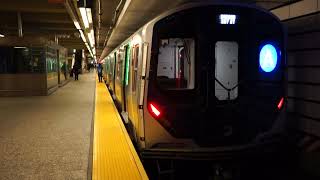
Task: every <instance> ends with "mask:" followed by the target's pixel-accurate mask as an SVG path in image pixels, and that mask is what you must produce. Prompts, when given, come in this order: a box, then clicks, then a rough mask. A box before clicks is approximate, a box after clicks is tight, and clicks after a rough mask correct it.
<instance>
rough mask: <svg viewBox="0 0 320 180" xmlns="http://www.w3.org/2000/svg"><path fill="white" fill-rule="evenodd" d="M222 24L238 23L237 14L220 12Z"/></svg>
mask: <svg viewBox="0 0 320 180" xmlns="http://www.w3.org/2000/svg"><path fill="white" fill-rule="evenodd" d="M219 20H220V24H236V21H237V16H236V15H234V14H220V15H219Z"/></svg>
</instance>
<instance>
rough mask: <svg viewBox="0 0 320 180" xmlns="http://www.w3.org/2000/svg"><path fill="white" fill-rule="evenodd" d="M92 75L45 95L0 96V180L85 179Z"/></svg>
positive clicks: (92, 95) (84, 76)
mask: <svg viewBox="0 0 320 180" xmlns="http://www.w3.org/2000/svg"><path fill="white" fill-rule="evenodd" d="M94 90H95V73H88V74H80V75H79V81H74V80H72V81H71V82H70V83H68V84H67V85H66V86H64V87H62V88H60V89H59V90H57V91H56V92H55V93H53V94H51V95H50V96H43V97H40V96H39V97H14V98H0V179H1V180H7V179H8V180H9V179H10V180H15V179H19V180H20V179H22V180H24V179H26V180H29V179H30V180H37V179H39V180H40V179H41V180H44V179H45V180H51V179H52V180H56V179H58V180H64V179H77V180H78V179H87V170H88V160H89V149H90V134H91V125H92V124H91V123H92V116H93V106H94Z"/></svg>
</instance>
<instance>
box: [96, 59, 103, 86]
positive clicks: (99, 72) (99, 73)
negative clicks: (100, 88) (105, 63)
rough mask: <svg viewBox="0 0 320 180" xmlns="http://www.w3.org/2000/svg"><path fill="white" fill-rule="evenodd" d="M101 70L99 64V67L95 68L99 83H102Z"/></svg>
mask: <svg viewBox="0 0 320 180" xmlns="http://www.w3.org/2000/svg"><path fill="white" fill-rule="evenodd" d="M102 70H103V67H102V65H101V63H99V65H98V67H97V71H98V77H99V82H102Z"/></svg>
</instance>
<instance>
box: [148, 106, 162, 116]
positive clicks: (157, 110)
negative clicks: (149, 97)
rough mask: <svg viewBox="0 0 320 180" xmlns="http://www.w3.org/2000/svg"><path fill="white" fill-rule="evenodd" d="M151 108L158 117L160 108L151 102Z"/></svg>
mask: <svg viewBox="0 0 320 180" xmlns="http://www.w3.org/2000/svg"><path fill="white" fill-rule="evenodd" d="M149 110H150V111H151V112H152V114H153V115H155V116H156V117H159V116H160V114H161V112H160V111H159V108H157V106H156V105H154V104H153V103H150V104H149Z"/></svg>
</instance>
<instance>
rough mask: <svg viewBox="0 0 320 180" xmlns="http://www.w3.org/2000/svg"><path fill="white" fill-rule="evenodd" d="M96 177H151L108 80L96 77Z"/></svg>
mask: <svg viewBox="0 0 320 180" xmlns="http://www.w3.org/2000/svg"><path fill="white" fill-rule="evenodd" d="M92 163H93V164H92V179H93V180H121V179H124V180H134V179H139V180H140V179H143V180H144V179H148V176H147V174H146V172H145V170H144V168H143V166H142V163H141V161H140V159H139V156H138V154H137V152H136V151H135V148H134V146H133V144H132V142H131V140H130V137H129V135H128V133H127V131H126V128H125V126H124V124H123V122H122V120H121V117H120V115H119V113H118V111H117V109H116V107H115V105H114V103H113V100H112V98H111V96H110V94H109V91H108V90H107V88H106V86H105V84H104V83H99V82H98V80H97V78H96V99H95V114H94V137H93V161H92Z"/></svg>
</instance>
